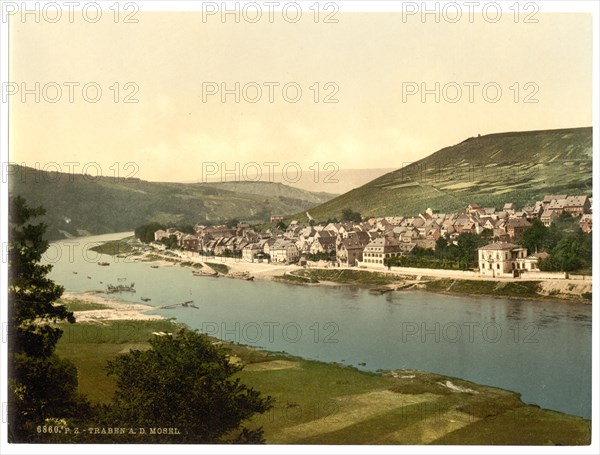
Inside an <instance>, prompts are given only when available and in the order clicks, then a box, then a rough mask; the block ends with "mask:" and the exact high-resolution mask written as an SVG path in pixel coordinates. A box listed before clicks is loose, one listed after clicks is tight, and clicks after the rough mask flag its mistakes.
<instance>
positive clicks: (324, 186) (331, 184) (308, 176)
mask: <svg viewBox="0 0 600 455" xmlns="http://www.w3.org/2000/svg"><path fill="white" fill-rule="evenodd" d="M318 169H319V172H318V173H317V172H315V168H314V167H313V168H312V169H302V171H301V174H300V177H299V178H298V180H297V181H294V182H286V181H285V179H284V175H282V173H280V172H274V173H273V174H272V175H271V174H268V173H267V172H263V173H261V174H260V175H249V176H248V179H253V180H261V179H264V181H265V182H266V181H274V182H280V183H283V184H284V185H290V186H292V187H294V188H302V189H304V190H307V191H312V192H319V191H325V192H327V193H329V194H331V193H336V194H342V193H345V192H347V191H350V190H353V189H354V188H358V187H359V186H362V185H364V184H366V183H368V182H370V181H371V180H374V179H376V178H377V177H381V176H382V175H384V174H387V173H388V172H391V171H394V170H395V169H396V168H395V167H393V166H390V167H388V168H376V169H338V168H337V165H336V164H334V163H328V164H327V165H325V164H323V163H321V164H319V165H318ZM269 179H272V180H269ZM206 181H208V182H211V181H213V180H210V179H209V180H206ZM217 181H218V178H215V179H214V182H217ZM186 183H190V182H186Z"/></svg>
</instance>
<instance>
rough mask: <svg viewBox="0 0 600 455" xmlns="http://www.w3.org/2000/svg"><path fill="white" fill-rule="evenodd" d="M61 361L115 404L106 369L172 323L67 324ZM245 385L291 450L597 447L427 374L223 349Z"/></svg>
mask: <svg viewBox="0 0 600 455" xmlns="http://www.w3.org/2000/svg"><path fill="white" fill-rule="evenodd" d="M62 327H63V329H64V335H63V337H62V338H61V340H60V342H59V344H58V348H57V352H58V354H59V355H60V356H62V357H65V358H68V359H70V360H72V361H73V362H74V363H75V365H76V366H77V368H78V371H79V387H80V391H81V392H82V393H84V394H86V395H87V396H88V397H89V398H90V399H91V400H92V401H94V402H99V403H107V402H109V401H110V399H111V397H112V395H113V393H114V391H115V383H114V378H112V377H107V376H106V372H105V365H106V362H107V361H108V360H110V359H112V358H114V357H115V356H116V355H118V354H120V353H125V352H127V351H128V350H130V349H147V348H148V340H149V339H150V337H151V336H152V332H155V331H164V332H173V331H175V330H176V329H177V325H176V324H174V323H173V322H172V321H168V320H162V321H143V322H142V321H112V322H105V323H104V324H102V325H99V324H91V323H77V324H73V325H69V324H63V325H62ZM225 348H226V349H229V350H230V351H231V354H232V355H234V356H235V357H236V358H237V359H239V361H240V362H241V363H242V364H243V365H244V369H243V370H242V371H241V372H239V373H238V375H239V377H240V379H241V380H242V382H244V383H246V384H248V385H250V386H252V387H254V388H255V389H256V390H258V391H260V392H262V393H263V394H265V395H271V396H272V397H273V398H274V399H275V405H274V407H273V409H271V410H270V411H268V412H267V413H265V414H263V415H260V416H256V417H254V418H253V419H251V420H250V421H249V422H247V426H249V427H260V426H262V427H263V428H264V430H265V437H266V440H267V443H281V444H283V443H285V444H299V443H301V444H549V445H554V444H562V445H575V444H589V441H590V422H589V421H588V420H585V419H581V418H579V417H574V416H569V415H566V414H561V413H558V412H553V411H548V410H543V409H539V408H538V407H536V406H527V405H525V404H523V403H522V402H521V401H520V400H519V398H518V395H517V394H515V393H513V392H509V391H505V390H501V389H496V388H492V387H485V386H481V385H477V384H473V383H470V382H468V381H463V380H461V379H455V378H447V377H444V376H440V375H436V374H433V373H425V372H419V371H412V370H411V371H409V370H405V371H396V372H387V373H382V374H380V373H367V372H362V371H359V370H356V369H353V368H350V367H346V366H341V365H336V364H325V363H321V362H316V361H309V360H304V359H301V358H296V357H291V356H287V355H285V354H279V353H270V352H266V351H259V350H254V349H251V348H248V347H245V346H241V345H225Z"/></svg>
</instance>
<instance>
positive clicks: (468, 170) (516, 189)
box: [294, 127, 592, 221]
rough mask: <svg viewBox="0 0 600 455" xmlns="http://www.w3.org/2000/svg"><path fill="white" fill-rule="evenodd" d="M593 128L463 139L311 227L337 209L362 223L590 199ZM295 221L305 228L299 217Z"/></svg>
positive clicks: (349, 196)
mask: <svg viewBox="0 0 600 455" xmlns="http://www.w3.org/2000/svg"><path fill="white" fill-rule="evenodd" d="M591 192H592V128H591V127H590V128H573V129H561V130H546V131H527V132H512V133H500V134H490V135H487V136H479V137H472V138H469V139H467V140H465V141H463V142H461V143H460V144H457V145H454V146H451V147H446V148H443V149H442V150H439V151H438V152H435V153H434V154H432V155H430V156H428V157H426V158H424V159H422V160H420V161H417V162H415V163H411V164H410V165H407V166H405V167H403V168H402V169H398V170H396V171H394V172H390V173H388V174H385V175H383V176H381V177H379V178H378V179H375V180H373V181H372V182H369V183H367V184H366V185H363V186H361V187H359V188H356V189H354V190H352V191H350V192H348V193H345V194H343V195H341V196H339V197H337V198H335V199H332V200H330V201H328V202H326V203H324V204H322V205H320V206H317V207H315V208H312V209H311V210H309V213H310V215H311V216H312V217H313V218H314V219H315V220H317V221H322V220H326V219H328V218H333V217H337V218H340V216H341V212H342V210H343V209H344V208H351V209H352V210H354V211H359V212H360V213H361V214H362V215H363V216H387V215H399V216H407V215H416V214H418V213H420V212H423V211H424V210H426V209H427V208H428V207H431V208H432V209H437V210H439V211H440V212H451V211H459V210H464V208H465V207H466V206H467V205H468V204H469V203H471V202H475V203H477V204H479V205H482V206H486V207H498V208H500V207H501V206H502V205H503V204H504V203H505V202H514V203H516V204H517V206H519V207H521V206H523V205H527V204H531V203H533V201H535V200H538V199H541V198H543V196H544V195H545V194H565V193H566V194H591ZM294 218H295V219H299V220H304V219H306V215H305V213H304V212H302V213H299V214H298V215H297V216H295V217H294Z"/></svg>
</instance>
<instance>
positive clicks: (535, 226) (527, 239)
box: [522, 218, 549, 253]
mask: <svg viewBox="0 0 600 455" xmlns="http://www.w3.org/2000/svg"><path fill="white" fill-rule="evenodd" d="M548 240H549V235H548V228H547V227H546V226H544V223H542V222H541V221H540V220H539V219H537V218H536V219H534V220H533V222H532V223H531V227H530V228H529V229H527V230H526V231H525V233H524V234H523V242H522V244H523V246H524V247H525V248H527V251H528V252H529V253H535V252H537V251H543V250H544V249H545V248H546V246H547V243H548Z"/></svg>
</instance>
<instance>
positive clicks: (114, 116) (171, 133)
mask: <svg viewBox="0 0 600 455" xmlns="http://www.w3.org/2000/svg"><path fill="white" fill-rule="evenodd" d="M537 17H538V19H539V22H538V23H537V24H523V23H518V24H515V23H514V22H513V21H512V17H508V16H507V17H506V18H504V17H503V19H502V20H501V21H500V22H498V23H495V24H492V23H487V22H485V21H481V20H479V21H475V22H474V23H469V22H467V21H461V22H459V23H456V24H451V23H444V22H443V21H442V23H439V24H436V23H432V22H429V23H426V24H423V23H421V22H420V21H416V20H415V21H408V22H406V23H403V22H402V20H401V16H400V15H399V14H380V13H377V14H375V13H371V14H359V13H345V14H342V13H339V14H338V15H337V18H338V19H339V22H338V23H337V24H323V23H318V24H315V23H313V22H312V20H302V21H300V22H298V23H296V24H291V23H287V22H285V21H275V22H274V23H272V24H271V23H268V22H265V21H261V22H259V23H257V24H251V23H245V22H243V21H242V22H241V23H235V22H231V21H229V22H227V23H225V24H223V23H221V22H220V21H209V22H207V23H203V22H202V19H201V15H200V13H197V14H190V13H186V14H183V13H138V15H137V18H138V19H139V23H137V24H124V23H117V24H115V23H114V22H113V21H112V18H111V17H109V16H106V19H105V18H103V19H102V20H101V21H100V22H98V23H95V24H91V23H86V22H85V21H75V22H74V23H69V22H66V21H61V22H60V23H56V24H51V23H44V22H43V21H42V22H41V23H39V24H36V23H34V22H31V21H29V22H28V23H25V24H23V23H21V22H20V21H15V20H13V21H12V22H11V24H10V25H11V30H10V78H11V81H13V82H16V83H19V84H20V83H22V82H24V83H26V84H27V87H28V88H32V87H33V86H34V83H35V82H40V83H41V87H43V86H44V85H45V84H48V83H57V84H59V85H61V86H62V87H63V93H62V97H61V98H60V100H59V101H58V102H56V103H50V102H48V101H46V100H45V99H44V96H43V95H44V92H43V90H42V99H41V100H40V102H39V103H36V102H35V100H34V97H33V95H28V96H27V98H26V102H24V103H23V102H22V100H21V98H20V97H19V94H16V95H13V96H11V98H10V161H13V162H23V163H25V164H27V165H30V166H33V165H34V164H35V163H36V162H39V163H41V165H42V166H43V165H44V164H45V163H48V162H56V163H59V164H60V163H64V162H70V161H77V162H80V163H86V162H97V163H99V164H100V166H101V168H102V170H103V174H104V175H111V171H110V170H109V166H110V165H111V163H114V162H118V163H120V166H121V168H122V167H123V165H124V164H125V163H126V162H128V161H132V162H135V163H137V165H138V167H139V171H138V172H137V175H136V176H138V177H141V178H143V179H146V180H161V181H197V180H200V179H201V177H202V163H203V162H204V163H207V162H218V163H221V162H225V163H227V165H228V166H229V167H230V168H233V167H234V163H235V162H240V163H241V166H244V164H246V163H248V162H258V163H261V164H262V163H264V162H268V161H269V162H280V163H282V164H283V163H285V162H288V161H295V162H298V163H300V165H301V166H302V167H303V168H305V169H306V168H308V167H309V166H310V165H311V164H312V163H314V162H319V163H321V165H323V164H324V163H326V162H329V161H330V162H335V163H336V164H337V165H338V166H339V167H340V168H342V169H352V168H354V169H360V168H395V167H396V168H397V167H401V166H402V165H403V163H406V162H410V161H415V160H417V159H420V158H422V157H424V156H427V155H429V154H431V153H433V152H435V151H437V150H438V149H440V148H442V147H445V146H448V145H453V144H456V143H458V142H460V141H462V140H464V139H466V138H467V137H470V136H474V135H477V134H478V133H480V134H488V133H493V132H503V131H515V130H532V129H552V128H566V127H579V126H590V125H591V124H592V17H591V15H585V14H538V15H537ZM65 82H67V83H68V82H77V83H79V84H80V85H79V86H78V87H76V88H75V91H74V96H75V99H74V102H73V103H69V100H68V98H69V96H68V88H67V86H65V85H64V83H65ZM89 82H93V83H97V84H99V86H100V87H101V89H102V90H103V92H102V96H101V98H100V100H99V101H98V102H97V103H90V102H86V101H85V100H84V99H83V97H82V93H81V87H82V86H83V85H84V84H86V83H89ZM115 82H118V83H119V84H120V86H121V90H120V93H119V96H120V99H119V102H117V103H115V102H114V100H113V96H114V90H111V89H110V88H109V87H111V86H113V87H114V85H113V84H114V83H115ZM128 82H132V83H135V84H137V86H138V87H139V91H138V92H137V93H136V94H135V95H134V98H136V99H138V100H139V102H138V103H137V104H128V103H124V102H123V97H124V96H125V95H126V94H127V93H129V92H130V91H131V90H124V84H126V83H128ZM203 82H216V83H217V84H221V83H222V82H223V83H226V84H227V86H229V87H233V86H234V84H235V83H236V82H239V83H240V85H241V86H244V85H245V84H248V83H257V84H258V85H260V86H262V87H263V93H262V98H261V99H260V100H259V101H258V102H256V103H249V102H247V101H245V100H244V99H243V97H242V99H241V100H240V102H239V103H236V102H234V97H233V95H229V96H228V97H227V98H226V102H225V103H222V102H221V100H220V96H219V95H215V96H210V97H208V98H207V100H206V101H205V102H203V99H202V96H203ZM265 82H274V83H279V84H280V85H279V86H278V87H276V88H275V89H274V97H275V99H274V102H273V103H269V101H268V97H269V96H268V88H267V87H266V86H265V85H264V83H265ZM288 82H292V83H296V84H298V85H299V86H300V87H301V89H302V96H301V98H300V100H299V101H298V102H297V103H290V102H286V101H285V100H284V98H283V96H282V90H281V87H282V86H283V85H284V84H286V83H288ZM315 82H318V83H319V84H320V87H321V91H320V96H321V98H323V97H324V96H325V95H326V94H327V93H329V92H330V91H331V90H325V87H324V85H325V84H326V83H333V84H336V86H337V87H338V88H339V90H338V91H337V94H336V95H335V98H337V99H338V100H339V102H338V103H336V104H327V103H323V102H322V100H321V102H318V103H315V102H314V100H313V95H314V90H311V89H310V88H309V87H311V86H313V84H314V83H315ZM403 82H414V83H417V84H421V83H426V84H427V86H428V87H430V88H433V87H434V84H435V82H439V83H440V84H441V86H444V85H445V84H448V83H456V84H458V85H460V86H462V88H463V94H462V98H461V100H460V101H459V102H457V103H450V102H448V101H445V100H444V98H443V97H442V99H441V100H440V102H439V103H436V102H435V100H434V96H433V95H430V96H428V97H427V99H426V102H425V103H423V102H421V99H420V96H419V95H415V96H410V97H408V99H406V100H403V88H402V87H403ZM465 82H474V83H479V84H480V85H479V87H476V88H475V89H474V100H473V102H472V103H470V102H469V94H468V88H467V87H466V86H465V85H464V83H465ZM486 83H495V84H497V85H498V86H499V87H500V88H501V89H502V96H501V98H500V100H499V101H498V102H496V103H491V102H489V101H486V100H485V99H484V97H483V94H482V89H481V87H482V86H483V85H484V84H486ZM515 83H518V84H519V87H520V90H519V99H518V100H517V102H515V100H514V96H515V90H514V89H515V88H516V86H515V85H514V84H515ZM526 83H534V84H536V85H535V86H534V85H530V86H525V84H526ZM330 87H331V86H330ZM510 87H513V89H512V90H511V89H510ZM535 87H537V88H538V91H537V93H535V94H534V95H533V98H534V99H537V100H538V101H539V102H538V103H525V102H524V98H525V96H526V95H528V94H530V93H531V92H532V91H533V90H534V89H535ZM447 88H448V91H447V92H446V95H447V96H448V97H454V96H455V91H454V89H452V87H451V86H448V87H447ZM248 90H249V91H248V92H247V96H248V97H253V96H255V92H254V89H252V88H251V87H250V86H248ZM55 93H56V92H55V91H54V89H53V88H52V86H50V85H49V86H47V91H46V93H45V95H46V97H47V98H52V97H54V96H56V94H55ZM88 94H89V95H90V96H93V95H94V91H93V90H91V89H90V91H89V92H88ZM494 94H495V93H494V90H492V89H490V90H489V92H488V95H489V96H494ZM288 95H289V96H293V95H294V90H292V89H290V91H289V92H288ZM265 169H266V168H264V167H263V170H265ZM279 169H281V168H279ZM90 173H93V172H92V171H90ZM125 173H126V172H125V171H124V170H122V175H123V174H125Z"/></svg>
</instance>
